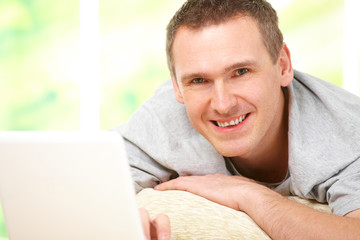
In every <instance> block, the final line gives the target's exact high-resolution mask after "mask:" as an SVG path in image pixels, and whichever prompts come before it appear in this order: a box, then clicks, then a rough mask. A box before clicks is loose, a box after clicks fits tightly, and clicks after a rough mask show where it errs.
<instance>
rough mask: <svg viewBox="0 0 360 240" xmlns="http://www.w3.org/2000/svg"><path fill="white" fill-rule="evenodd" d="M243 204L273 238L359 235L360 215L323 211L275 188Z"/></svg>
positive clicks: (254, 195) (345, 237)
mask: <svg viewBox="0 0 360 240" xmlns="http://www.w3.org/2000/svg"><path fill="white" fill-rule="evenodd" d="M249 196H250V197H252V199H251V200H250V199H249V200H248V201H246V202H247V203H251V205H249V204H247V206H243V207H242V206H240V208H243V209H244V211H245V212H246V213H247V214H248V215H249V216H250V217H251V218H252V219H253V220H254V221H255V222H256V223H257V224H258V225H259V226H260V227H261V228H262V229H263V230H264V231H265V232H266V233H267V234H268V235H269V236H271V237H272V239H275V240H278V239H292V240H293V239H316V240H320V239H349V240H351V239H359V236H360V219H357V218H351V217H340V216H335V215H331V214H327V213H322V212H319V211H316V210H314V209H311V208H309V207H307V206H305V205H302V204H299V203H296V202H293V201H291V200H288V199H287V198H284V197H282V196H281V195H279V194H277V193H275V192H273V191H271V190H263V191H260V192H257V193H252V194H251V195H249Z"/></svg>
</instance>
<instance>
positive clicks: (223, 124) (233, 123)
mask: <svg viewBox="0 0 360 240" xmlns="http://www.w3.org/2000/svg"><path fill="white" fill-rule="evenodd" d="M245 118H246V115H244V116H241V117H239V118H238V119H236V120H235V121H234V120H231V122H230V123H228V122H223V123H221V122H216V123H217V125H218V126H219V127H228V126H236V125H238V124H239V123H241V122H242V121H244V120H245Z"/></svg>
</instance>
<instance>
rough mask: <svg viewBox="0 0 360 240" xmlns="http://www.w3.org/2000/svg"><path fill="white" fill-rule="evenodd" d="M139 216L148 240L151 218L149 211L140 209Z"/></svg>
mask: <svg viewBox="0 0 360 240" xmlns="http://www.w3.org/2000/svg"><path fill="white" fill-rule="evenodd" d="M139 214H140V218H141V223H142V226H143V230H144V235H145V238H146V239H151V238H150V217H149V213H148V211H146V210H145V209H144V208H139Z"/></svg>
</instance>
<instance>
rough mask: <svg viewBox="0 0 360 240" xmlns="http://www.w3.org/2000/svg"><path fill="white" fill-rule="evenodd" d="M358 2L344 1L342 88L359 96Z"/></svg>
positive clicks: (359, 35)
mask: <svg viewBox="0 0 360 240" xmlns="http://www.w3.org/2000/svg"><path fill="white" fill-rule="evenodd" d="M359 7H360V2H359V1H358V0H346V1H345V8H344V9H345V10H344V11H345V12H344V17H345V19H344V50H343V51H344V56H343V88H344V89H346V90H348V91H350V92H352V93H354V94H356V95H359V90H360V87H359V85H360V83H359V81H360V78H359V64H360V62H359V56H360V47H359V46H360V45H359V42H360V31H359V26H358V25H359V22H360V15H359V13H358V10H359Z"/></svg>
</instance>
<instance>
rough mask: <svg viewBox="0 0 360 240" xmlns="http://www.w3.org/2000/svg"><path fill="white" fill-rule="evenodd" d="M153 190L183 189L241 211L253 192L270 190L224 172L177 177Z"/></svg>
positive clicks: (249, 180)
mask: <svg viewBox="0 0 360 240" xmlns="http://www.w3.org/2000/svg"><path fill="white" fill-rule="evenodd" d="M155 190H160V191H164V190H183V191H187V192H191V193H194V194H196V195H199V196H202V197H204V198H206V199H208V200H210V201H213V202H216V203H219V204H221V205H224V206H227V207H230V208H233V209H235V210H241V211H245V209H244V208H245V206H248V205H249V204H248V203H249V201H251V199H252V197H256V196H253V195H254V194H255V193H259V191H261V192H267V191H271V190H270V189H268V188H266V187H264V186H262V185H260V184H258V183H256V182H255V181H253V180H251V179H248V178H245V177H242V176H228V175H224V174H215V175H206V176H187V177H179V178H176V179H173V180H171V181H168V182H165V183H162V184H159V185H157V186H156V187H155ZM245 212H246V211H245Z"/></svg>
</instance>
